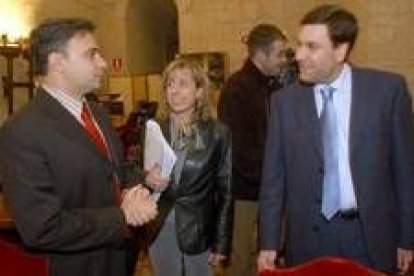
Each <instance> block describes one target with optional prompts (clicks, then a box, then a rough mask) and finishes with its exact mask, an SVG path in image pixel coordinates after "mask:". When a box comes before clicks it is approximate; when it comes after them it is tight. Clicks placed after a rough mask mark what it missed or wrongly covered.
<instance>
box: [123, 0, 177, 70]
mask: <svg viewBox="0 0 414 276" xmlns="http://www.w3.org/2000/svg"><path fill="white" fill-rule="evenodd" d="M125 12H126V16H125V18H126V46H127V47H126V48H127V53H128V54H127V56H128V68H129V71H130V73H131V74H150V73H160V72H161V71H162V69H163V68H164V67H165V65H166V64H167V63H168V61H170V60H171V59H173V58H174V56H175V54H176V53H177V52H178V12H177V7H176V5H175V2H174V0H151V1H148V0H130V1H129V3H128V5H127V7H126V11H125Z"/></svg>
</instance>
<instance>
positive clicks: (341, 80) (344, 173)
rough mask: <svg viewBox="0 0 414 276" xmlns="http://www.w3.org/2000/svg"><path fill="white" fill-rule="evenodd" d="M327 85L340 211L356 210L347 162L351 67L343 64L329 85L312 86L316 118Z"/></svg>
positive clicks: (321, 105)
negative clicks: (330, 93) (333, 114)
mask: <svg viewBox="0 0 414 276" xmlns="http://www.w3.org/2000/svg"><path fill="white" fill-rule="evenodd" d="M326 85H329V86H332V87H333V88H335V92H334V93H333V99H332V100H333V104H334V108H335V111H336V115H337V117H336V126H337V129H336V131H338V135H337V137H339V141H338V148H337V150H338V156H339V181H340V183H339V187H340V194H341V200H340V201H341V204H340V206H341V207H340V209H341V210H348V209H352V208H357V202H356V197H355V191H354V182H353V180H352V174H351V168H350V165H349V164H350V162H349V126H350V117H351V101H352V74H351V67H350V66H349V65H348V64H344V66H343V68H342V71H341V73H340V75H339V76H338V78H337V79H336V80H334V81H333V82H332V83H329V84H317V85H315V86H314V89H313V90H314V95H315V103H316V109H317V112H318V117H320V116H321V113H322V107H323V99H322V95H321V92H320V90H321V88H322V87H324V86H326Z"/></svg>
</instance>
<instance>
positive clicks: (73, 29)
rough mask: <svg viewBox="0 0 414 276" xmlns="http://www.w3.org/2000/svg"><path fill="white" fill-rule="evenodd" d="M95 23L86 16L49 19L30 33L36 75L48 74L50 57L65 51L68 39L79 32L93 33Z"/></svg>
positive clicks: (31, 54)
mask: <svg viewBox="0 0 414 276" xmlns="http://www.w3.org/2000/svg"><path fill="white" fill-rule="evenodd" d="M94 31H95V25H94V24H93V23H92V22H91V21H90V20H88V19H84V18H56V19H47V20H45V21H44V22H43V23H41V24H40V25H39V26H38V27H37V28H36V29H34V30H33V31H32V32H31V34H30V48H29V50H30V56H31V60H32V64H33V73H34V74H35V75H46V73H47V64H48V57H49V55H50V54H51V53H53V52H64V51H65V48H66V46H67V43H68V41H69V40H70V39H71V38H72V37H74V36H75V35H77V34H82V33H88V32H90V33H92V32H94Z"/></svg>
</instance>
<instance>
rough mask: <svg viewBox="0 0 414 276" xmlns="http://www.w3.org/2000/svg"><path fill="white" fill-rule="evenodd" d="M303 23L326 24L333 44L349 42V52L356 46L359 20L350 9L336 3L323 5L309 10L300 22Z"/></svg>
mask: <svg viewBox="0 0 414 276" xmlns="http://www.w3.org/2000/svg"><path fill="white" fill-rule="evenodd" d="M300 23H301V25H309V24H323V25H326V26H327V28H328V32H329V37H330V39H331V41H332V44H333V45H334V46H335V47H336V46H338V45H339V44H342V43H348V44H349V49H348V53H349V52H350V51H351V49H352V48H353V47H354V44H355V41H356V38H357V36H358V29H359V27H358V21H357V19H356V17H355V16H354V15H353V14H352V13H351V12H349V11H347V10H345V9H343V8H342V7H340V6H336V5H321V6H318V7H316V8H314V9H313V10H311V11H310V12H308V13H307V14H306V15H305V16H304V17H303V18H302V21H301V22H300Z"/></svg>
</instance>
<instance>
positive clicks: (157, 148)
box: [144, 120, 177, 200]
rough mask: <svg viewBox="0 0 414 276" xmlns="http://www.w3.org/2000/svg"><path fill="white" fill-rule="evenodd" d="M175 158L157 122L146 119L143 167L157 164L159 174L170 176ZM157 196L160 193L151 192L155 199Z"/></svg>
mask: <svg viewBox="0 0 414 276" xmlns="http://www.w3.org/2000/svg"><path fill="white" fill-rule="evenodd" d="M176 160H177V157H176V155H175V153H174V151H173V150H172V149H171V147H170V145H169V144H168V142H167V140H166V139H165V137H164V135H163V134H162V131H161V128H160V126H159V125H158V123H157V122H155V121H154V120H148V121H147V122H146V132H145V148H144V169H145V170H146V171H148V170H150V169H151V168H153V167H154V165H155V164H158V165H159V166H160V167H161V176H162V177H170V175H171V171H172V169H173V167H174V164H175V162H176ZM159 196H160V193H153V197H154V198H155V199H156V200H157V199H158V198H159Z"/></svg>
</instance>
